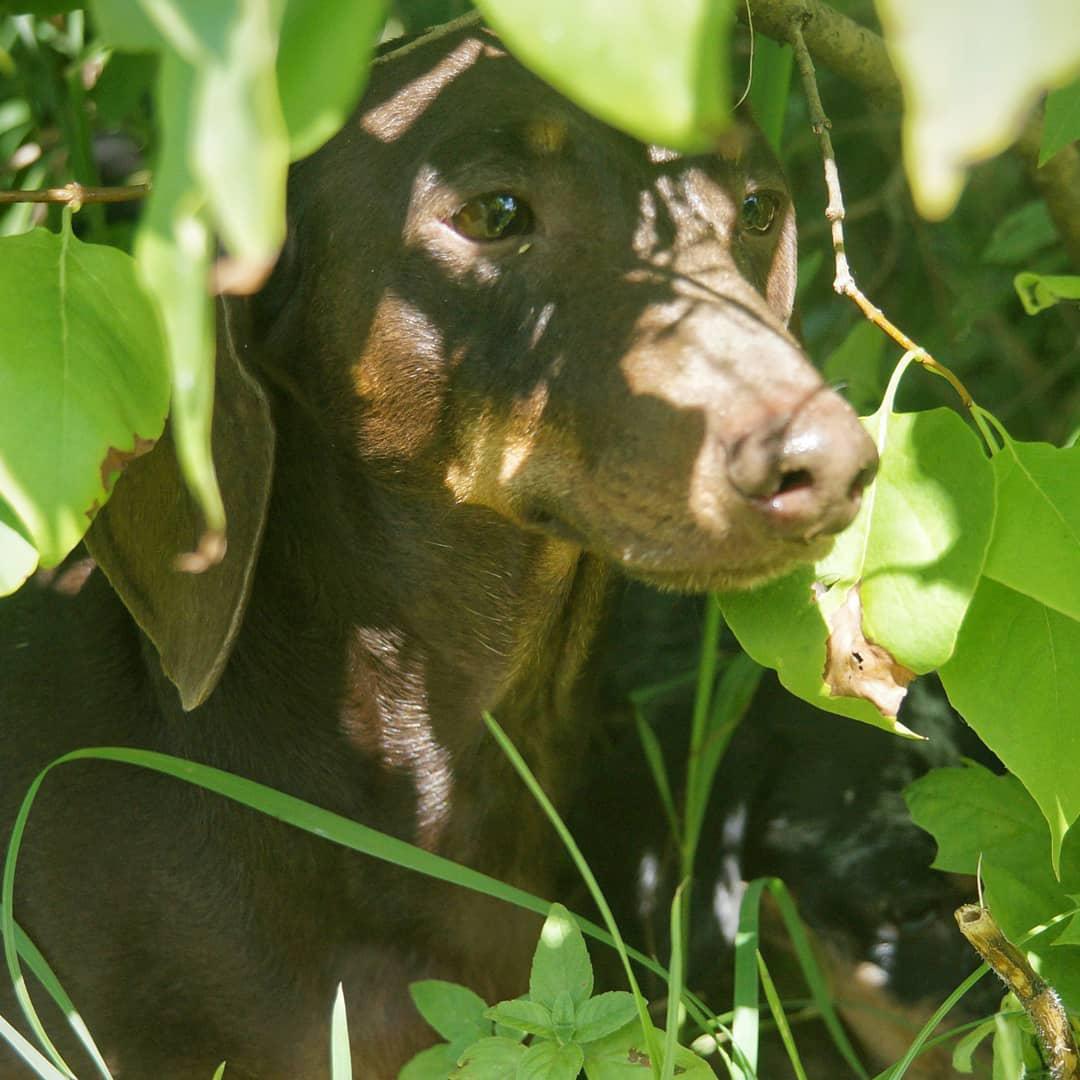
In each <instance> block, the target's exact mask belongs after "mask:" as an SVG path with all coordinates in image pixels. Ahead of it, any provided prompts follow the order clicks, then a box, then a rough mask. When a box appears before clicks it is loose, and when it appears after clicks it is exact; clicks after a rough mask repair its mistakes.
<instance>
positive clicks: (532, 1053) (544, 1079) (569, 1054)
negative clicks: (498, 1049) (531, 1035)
mask: <svg viewBox="0 0 1080 1080" xmlns="http://www.w3.org/2000/svg"><path fill="white" fill-rule="evenodd" d="M584 1061H585V1055H584V1054H583V1053H582V1052H581V1047H580V1046H576V1045H574V1044H571V1045H570V1046H559V1045H558V1044H557V1043H553V1042H540V1043H534V1044H533V1045H532V1046H530V1047H529V1049H528V1050H526V1051H525V1054H524V1056H523V1057H522V1059H521V1061H519V1062H518V1067H517V1073H516V1080H575V1078H576V1077H577V1075H578V1073H580V1072H581V1066H582V1064H583V1063H584Z"/></svg>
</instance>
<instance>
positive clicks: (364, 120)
mask: <svg viewBox="0 0 1080 1080" xmlns="http://www.w3.org/2000/svg"><path fill="white" fill-rule="evenodd" d="M482 49H483V44H482V43H481V42H479V41H477V40H475V39H472V40H468V41H463V42H462V43H461V44H460V45H459V46H458V47H457V48H456V49H454V50H453V51H452V52H450V53H448V54H447V55H446V56H444V57H443V58H442V59H441V60H440V61H439V62H438V63H437V64H436V65H435V66H434V67H433V68H431V69H430V70H429V71H425V72H424V73H423V75H421V76H419V77H418V78H415V79H413V80H412V81H411V82H407V83H405V85H404V86H402V87H401V88H400V89H399V90H398V91H397V93H395V94H394V95H393V97H391V98H389V99H387V100H386V101H384V102H383V103H382V104H381V105H376V106H375V108H373V109H370V110H369V111H368V112H366V113H365V114H364V115H363V117H361V119H360V126H361V127H362V128H363V129H364V131H365V132H367V134H368V135H370V136H372V138H375V139H378V140H379V141H380V142H384V143H390V142H394V140H395V139H399V138H401V136H402V135H404V134H405V132H407V131H408V130H409V128H411V127H412V126H413V124H414V123H416V122H417V121H418V120H420V119H421V117H423V115H424V113H425V112H427V110H428V108H429V106H430V105H431V104H432V102H434V100H435V99H436V98H437V97H438V96H439V94H441V93H442V91H443V90H444V89H445V88H446V87H447V85H449V84H450V83H451V82H453V80H454V79H456V78H457V77H458V76H459V75H460V74H461V73H462V72H463V71H464V70H465V69H466V68H468V67H470V66H471V65H472V64H473V62H474V61H475V60H476V58H477V57H478V56H479V55H480V52H481V50H482Z"/></svg>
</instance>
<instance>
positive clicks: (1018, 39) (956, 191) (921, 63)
mask: <svg viewBox="0 0 1080 1080" xmlns="http://www.w3.org/2000/svg"><path fill="white" fill-rule="evenodd" d="M876 6H877V9H878V14H879V16H880V18H881V24H882V28H883V30H884V33H885V41H886V44H887V46H888V48H889V54H890V56H891V57H892V60H893V64H894V66H895V67H896V73H897V75H898V76H899V77H900V83H901V86H902V87H903V91H904V139H903V141H904V162H905V166H906V169H907V174H908V178H909V180H910V182H911V191H912V195H913V196H914V198H915V204H916V206H917V207H918V208H919V212H920V213H922V214H923V215H924V216H925V217H928V218H935V219H940V218H943V217H945V216H946V215H948V214H949V213H950V212H951V211H952V209H953V207H954V206H955V205H956V201H957V199H958V198H959V197H960V191H961V189H962V187H963V184H964V177H965V173H966V171H967V168H968V167H969V166H970V165H972V164H974V163H975V162H978V161H982V160H984V159H986V158H988V157H991V156H992V155H994V154H997V153H999V152H1000V151H1002V150H1004V149H1005V148H1006V147H1007V146H1008V145H1009V144H1010V143H1011V142H1012V141H1013V139H1014V138H1015V136H1016V134H1017V133H1018V132H1019V130H1020V127H1021V125H1022V124H1023V123H1024V121H1025V120H1026V119H1027V115H1028V113H1029V111H1030V109H1031V106H1032V105H1034V104H1035V101H1036V99H1037V97H1038V95H1039V94H1040V93H1041V92H1042V91H1043V90H1045V89H1047V88H1050V87H1054V86H1059V85H1061V84H1062V83H1063V82H1065V81H1066V80H1067V79H1069V78H1071V77H1072V76H1073V75H1074V74H1075V73H1076V71H1077V69H1078V68H1080V20H1078V19H1077V18H1076V12H1075V10H1074V8H1073V6H1072V5H1071V4H1069V3H1067V2H1062V0H1030V2H1028V3H1025V4H1021V5H1013V6H1009V5H1006V4H985V3H979V2H977V0H955V2H953V3H948V4H943V3H940V2H939V0H877V5H876ZM960 43H963V44H962V47H960V48H958V47H957V46H958V44H960Z"/></svg>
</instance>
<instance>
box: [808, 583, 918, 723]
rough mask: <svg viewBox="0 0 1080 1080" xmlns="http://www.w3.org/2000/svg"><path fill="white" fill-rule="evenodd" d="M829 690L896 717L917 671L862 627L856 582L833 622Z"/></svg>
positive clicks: (828, 652)
mask: <svg viewBox="0 0 1080 1080" xmlns="http://www.w3.org/2000/svg"><path fill="white" fill-rule="evenodd" d="M822 678H823V679H824V680H825V685H826V686H828V688H829V692H830V693H831V694H833V695H834V696H836V697H854V698H865V699H866V700H867V701H869V702H870V704H871V705H873V706H874V708H875V709H877V711H878V712H879V713H881V715H882V716H884V717H886V718H887V719H889V720H895V719H896V714H897V712H898V711H899V709H900V704H901V702H902V701H903V700H904V697H905V695H906V694H907V687H908V684H909V683H910V682H911V680H912V679H914V678H915V672H914V671H912V670H911V669H910V668H906V667H904V665H903V664H901V663H899V661H897V660H895V659H894V658H893V656H892V654H891V653H890V652H889V651H888V650H887V649H883V648H882V647H881V646H880V645H875V644H873V642H870V641H867V639H866V637H865V635H864V634H863V630H862V601H861V599H860V598H859V587H858V586H857V585H856V586H855V587H854V588H853V589H852V590H851V592H849V593H848V598H847V600H845V601H844V603H843V604H842V605H841V606H840V607H839V608H838V609H837V611H836V613H835V614H834V615H833V617H832V619H831V620H830V622H829V639H828V641H827V642H826V653H825V671H824V672H823V673H822Z"/></svg>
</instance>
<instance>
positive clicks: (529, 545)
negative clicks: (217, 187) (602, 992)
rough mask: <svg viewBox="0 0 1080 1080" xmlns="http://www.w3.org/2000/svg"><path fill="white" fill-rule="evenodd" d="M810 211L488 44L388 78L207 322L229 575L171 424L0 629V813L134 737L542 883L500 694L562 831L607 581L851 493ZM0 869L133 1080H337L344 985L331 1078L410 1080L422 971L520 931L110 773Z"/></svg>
mask: <svg viewBox="0 0 1080 1080" xmlns="http://www.w3.org/2000/svg"><path fill="white" fill-rule="evenodd" d="M794 229H795V223H794V218H793V211H792V206H791V201H790V198H789V196H788V193H787V191H786V189H785V186H784V181H783V179H782V177H781V175H780V172H779V170H778V168H777V165H776V163H775V161H774V160H773V158H772V156H771V155H770V154H769V152H768V151H767V149H766V148H765V145H764V143H763V141H762V140H761V138H760V136H759V135H757V134H756V133H755V132H754V131H753V130H752V129H751V128H750V127H749V126H748V125H747V124H746V123H744V122H737V123H736V124H735V125H734V127H733V128H732V130H731V132H730V133H729V134H728V135H726V136H724V137H723V139H722V140H721V141H720V142H719V144H718V148H717V153H716V154H713V155H708V156H699V157H684V156H681V155H679V154H677V153H674V152H672V151H669V150H666V149H663V148H660V147H650V146H645V145H642V144H640V143H638V142H636V141H634V140H633V139H631V138H629V137H627V136H625V135H622V134H620V133H618V132H616V131H614V130H612V129H609V128H607V127H605V126H604V125H603V124H601V123H599V122H598V121H596V120H594V119H592V118H590V117H588V116H586V115H585V114H584V113H582V112H580V111H579V110H577V109H576V108H574V107H573V106H572V105H570V104H569V103H568V102H567V101H565V100H564V99H563V98H561V97H560V96H559V95H558V94H557V93H556V92H554V91H553V90H551V89H549V88H548V87H546V86H545V85H543V84H542V83H540V82H539V81H538V80H537V79H535V78H534V77H533V76H531V75H529V74H528V73H527V72H526V71H525V70H524V69H523V68H522V67H520V66H519V65H518V64H517V63H516V62H515V61H514V60H513V59H512V58H511V57H510V56H509V55H507V53H506V52H505V50H504V49H503V48H502V46H501V45H500V44H499V42H498V40H497V39H496V38H495V37H494V36H493V35H492V34H490V33H489V32H487V31H486V30H484V29H482V28H480V27H479V26H478V25H477V24H476V23H475V22H474V21H471V20H467V21H465V22H464V23H459V24H454V25H452V26H450V27H449V28H443V29H442V30H439V31H435V32H432V33H430V34H428V35H424V36H421V37H420V38H418V39H415V40H412V41H410V42H408V43H405V44H403V45H402V46H401V47H399V48H396V49H393V50H390V51H388V52H386V53H385V54H384V55H382V56H380V57H379V59H378V60H377V61H376V62H375V64H374V68H373V71H372V75H371V80H370V85H369V88H368V90H367V91H366V95H365V97H364V99H363V101H362V103H361V105H360V107H359V110H358V112H357V113H356V115H355V116H354V117H353V119H352V120H351V121H350V122H349V123H348V124H347V125H346V126H345V128H344V129H343V130H342V131H341V132H340V133H339V134H338V135H337V136H336V137H334V138H333V139H332V140H330V142H329V143H327V145H326V146H325V147H323V148H322V149H321V150H319V151H318V152H317V153H316V154H314V155H313V156H312V157H311V158H309V159H308V160H306V161H303V162H301V163H299V164H298V165H297V166H295V167H294V169H293V171H292V173H291V176H290V181H289V229H288V240H287V242H286V244H285V248H284V250H283V253H282V255H281V258H280V260H279V263H278V266H277V267H276V269H275V271H274V274H273V276H272V278H271V280H270V281H269V283H268V284H267V285H266V287H265V288H264V289H263V290H262V292H261V293H260V294H259V295H257V296H256V297H254V298H252V299H251V300H249V301H246V302H240V301H234V302H230V303H229V304H226V305H223V307H222V311H221V317H220V320H219V338H218V376H217V380H218V381H217V400H216V404H215V417H214V454H215V460H216V462H217V466H218V469H219V473H220V476H221V482H222V488H223V492H224V497H225V502H226V507H227V510H228V513H229V532H228V552H227V554H226V555H225V558H224V560H223V561H222V562H221V563H220V565H217V566H215V567H213V568H211V569H209V570H206V571H205V572H204V573H201V574H185V573H179V572H177V571H176V570H175V568H174V564H175V559H176V556H177V554H178V553H182V552H185V551H190V550H192V548H193V547H194V546H195V545H196V543H197V541H198V535H199V525H198V519H197V515H196V514H195V513H194V510H193V508H192V506H191V504H190V500H189V498H188V496H187V495H186V494H185V493H184V490H183V485H182V484H181V483H180V481H179V479H178V476H177V469H176V465H175V461H174V457H173V454H172V451H171V448H170V446H169V443H168V440H167V439H164V440H162V441H161V442H160V443H159V445H158V446H157V448H156V449H155V450H154V451H153V452H151V453H149V454H148V455H145V456H144V457H142V458H139V459H138V460H136V461H135V462H133V463H132V464H131V465H129V467H128V469H127V472H126V474H125V475H124V476H123V477H122V479H121V480H120V481H119V483H118V485H117V490H116V492H115V494H114V496H113V498H112V499H111V501H110V502H109V504H108V505H107V506H106V508H105V509H104V511H103V512H102V513H101V514H100V515H99V516H98V518H97V520H96V521H95V523H94V526H93V528H92V530H91V532H90V534H89V537H88V549H89V552H90V556H92V559H89V560H88V559H85V558H81V559H74V560H72V561H71V562H70V563H69V564H67V565H65V566H64V567H63V568H61V570H60V572H58V573H55V574H51V575H45V576H44V577H39V579H37V580H36V581H35V582H33V583H31V584H29V585H28V586H27V587H25V588H24V589H23V590H22V591H21V592H20V593H19V594H17V595H16V596H15V597H14V598H13V599H12V600H11V601H8V602H5V604H4V605H3V609H2V615H0V622H2V627H0V672H2V678H3V682H2V688H0V746H2V747H3V750H2V755H3V757H2V761H0V769H2V776H3V785H2V789H3V795H2V800H3V803H2V812H3V818H2V820H3V821H4V822H5V823H9V822H10V820H11V818H12V817H13V815H14V809H15V807H16V806H17V804H18V801H19V800H20V799H21V797H22V795H23V793H24V792H25V790H26V787H27V785H28V784H29V783H30V781H31V780H32V778H33V776H34V775H35V774H36V772H37V771H38V770H39V769H40V768H41V767H43V766H44V765H45V764H46V763H48V762H49V761H51V760H52V759H54V758H55V757H56V756H58V755H60V754H62V753H64V752H65V751H68V750H71V749H73V748H76V747H85V746H94V745H103V744H104V745H127V746H134V747H145V748H150V749H154V750H157V751H162V752H165V753H169V754H174V755H178V756H181V757H186V758H190V759H193V760H197V761H201V762H205V763H208V764H210V765H214V766H217V767H219V768H222V769H226V770H229V771H232V772H235V773H238V774H240V775H242V776H246V777H250V778H252V779H254V780H257V781H260V782H262V783H264V784H269V785H271V786H273V787H276V788H279V789H280V790H282V791H285V792H288V793H290V794H292V795H295V796H299V797H301V798H304V799H307V800H309V801H311V802H314V803H317V804H318V805H320V806H323V807H326V808H328V809H330V810H332V811H336V812H338V813H340V814H344V815H346V816H349V817H351V818H354V819H356V820H359V821H361V822H364V823H366V824H368V825H371V826H374V827H375V828H377V829H380V830H382V831H384V832H386V833H389V834H390V835H393V836H396V837H400V838H402V839H405V840H408V841H410V842H412V843H414V844H418V845H420V846H421V847H424V848H427V849H429V850H431V851H434V852H438V853H439V854H441V855H444V856H447V857H449V858H451V859H455V860H457V861H459V862H462V863H465V864H467V865H469V866H472V867H475V868H477V869H479V870H482V871H485V872H487V873H489V874H492V875H495V876H497V877H499V878H501V879H503V880H505V881H507V882H510V883H512V884H514V885H517V886H519V887H521V888H524V889H527V890H529V891H531V892H533V893H536V894H538V895H550V892H551V890H552V885H553V882H554V880H555V879H556V877H557V875H558V872H559V866H560V860H561V855H560V852H559V845H558V843H557V841H555V840H554V838H553V837H552V835H551V834H550V832H549V830H548V826H547V824H546V822H545V821H544V819H543V818H542V815H541V813H540V811H539V810H538V809H537V808H536V806H535V805H534V804H533V802H532V799H531V797H530V796H529V795H528V794H527V793H526V791H525V790H524V789H523V787H522V785H521V784H520V783H519V781H518V779H517V778H516V776H515V775H514V773H513V772H512V769H511V767H510V766H509V765H508V763H507V762H506V760H504V757H503V755H502V753H501V751H499V750H498V749H497V748H496V747H495V746H494V745H493V743H492V741H491V740H490V739H489V738H488V737H487V736H486V733H485V728H484V725H483V722H482V719H481V717H482V714H483V712H484V711H485V710H490V711H491V712H492V713H493V714H494V715H495V716H496V717H497V718H498V719H499V721H500V722H501V723H502V725H503V727H504V728H505V729H506V730H507V731H508V733H509V734H510V736H511V737H512V738H513V740H514V741H515V742H516V744H517V746H518V747H519V749H520V750H521V751H522V752H523V753H524V755H525V756H526V758H527V759H528V760H529V762H530V763H531V765H532V767H533V769H534V770H535V772H536V774H537V776H538V778H539V780H540V782H541V783H542V784H543V786H544V787H545V789H546V790H547V791H548V792H549V794H550V795H551V796H552V798H553V799H554V800H555V801H556V804H557V805H560V806H565V805H566V804H567V801H568V800H569V799H570V798H571V796H572V794H573V792H574V790H575V788H576V787H577V785H578V784H579V782H580V765H581V758H582V756H583V747H584V746H585V745H586V742H587V737H588V735H587V733H588V725H589V723H590V708H589V701H590V692H591V687H592V685H593V680H592V679H591V678H590V675H589V663H588V658H589V652H590V641H591V639H592V637H593V635H594V632H595V628H596V626H597V624H598V622H599V620H600V618H601V616H602V612H603V610H604V605H605V597H606V595H607V592H608V583H609V581H610V580H611V578H612V575H613V574H614V573H615V572H617V571H623V572H625V573H629V574H631V575H633V576H635V577H637V578H640V579H643V580H646V581H650V582H653V583H655V584H659V585H661V586H664V587H668V588H676V589H688V590H704V589H713V588H732V587H739V586H747V585H750V584H752V583H754V582H757V581H761V580H764V579H766V578H768V577H770V576H773V575H775V574H778V573H780V572H782V571H784V570H785V569H787V568H788V567H790V566H792V565H793V564H795V563H797V562H799V561H802V560H809V559H813V558H816V557H819V556H820V555H821V554H822V553H823V552H824V551H825V550H827V547H828V545H829V543H830V536H831V534H833V533H835V532H837V531H838V530H840V529H841V528H843V527H844V526H845V525H846V524H847V523H848V522H849V521H850V520H851V519H852V517H853V515H854V514H855V512H856V509H857V507H858V503H859V497H860V493H861V491H862V489H863V487H864V486H865V485H866V484H867V483H868V482H869V481H870V480H871V479H872V477H873V474H874V469H875V464H876V455H875V450H874V447H873V444H872V443H871V441H870V440H869V439H868V437H867V436H866V434H865V433H864V431H863V429H862V428H861V426H860V425H859V423H858V420H857V419H856V417H855V415H854V413H853V412H852V410H851V409H850V408H849V407H848V405H847V404H846V403H845V402H844V401H843V400H842V399H841V398H840V397H839V396H838V395H837V394H836V393H834V392H833V390H831V389H830V388H828V387H826V386H825V385H824V384H823V382H822V380H821V377H820V376H819V375H818V374H817V372H816V371H815V370H814V368H813V367H812V366H811V364H810V362H809V360H808V359H807V357H806V356H805V354H804V353H803V351H802V350H801V348H800V347H799V345H798V344H797V342H796V341H795V340H794V338H793V337H792V336H791V335H790V334H789V332H788V331H787V329H786V324H787V321H788V319H789V317H790V315H791V310H792V304H793V297H794V290H795V231H794ZM7 828H9V825H8V824H5V825H4V829H5V830H6V829H7ZM16 883H17V884H16V898H15V917H16V918H17V919H18V920H19V921H20V923H21V924H22V925H23V926H24V928H25V929H26V931H27V932H28V933H29V935H30V936H31V938H32V939H33V940H34V941H35V942H36V943H37V945H38V946H39V947H40V949H41V950H42V952H43V954H44V955H45V956H46V958H47V959H48V961H49V962H50V964H51V965H52V966H53V968H54V969H55V971H56V972H57V973H58V975H59V977H60V979H61V982H62V983H63V984H64V986H65V987H66V989H67V990H68V992H69V994H70V995H71V997H72V998H73V1000H74V1001H75V1003H76V1005H77V1006H78V1007H79V1008H80V1010H81V1012H82V1015H83V1016H84V1018H85V1019H86V1021H87V1023H88V1025H89V1027H90V1029H91V1031H92V1032H94V1034H95V1037H96V1039H97V1041H98V1044H99V1046H101V1048H102V1050H103V1053H104V1054H105V1057H106V1059H107V1061H108V1062H109V1064H110V1067H111V1068H112V1070H113V1074H114V1076H116V1077H117V1078H118V1080H127V1078H138V1080H144V1078H146V1077H151V1076H152V1077H160V1078H166V1080H173V1078H175V1080H187V1078H189V1077H190V1078H195V1077H199V1078H200V1080H205V1077H207V1076H209V1075H211V1074H212V1072H213V1070H214V1068H215V1067H216V1066H217V1065H218V1063H219V1062H221V1061H223V1060H224V1061H227V1062H228V1073H227V1075H229V1076H233V1077H258V1078H260V1080H267V1078H279V1077H280V1078H283V1080H284V1078H289V1080H297V1078H301V1080H304V1078H317V1077H325V1076H326V1075H328V1056H329V1054H328V1049H327V1045H328V1044H327V1039H328V1030H329V1018H330V1010H331V1005H332V1002H333V999H334V994H335V990H336V987H337V985H338V984H339V983H341V984H342V985H343V987H344V994H345V1000H346V1002H347V1006H348V1023H349V1031H350V1036H351V1045H352V1056H353V1068H354V1073H355V1075H356V1076H358V1077H364V1078H365V1080H367V1078H382V1077H393V1076H395V1075H396V1073H397V1071H398V1069H399V1068H400V1067H401V1065H402V1063H403V1062H405V1061H406V1060H408V1058H409V1057H411V1056H412V1055H413V1054H414V1053H415V1052H416V1051H418V1050H419V1049H421V1048H422V1047H423V1046H425V1045H427V1044H429V1043H431V1042H433V1041H435V1035H434V1033H433V1032H432V1031H431V1030H430V1029H429V1028H428V1027H427V1026H426V1024H424V1022H423V1021H422V1020H421V1018H420V1017H419V1016H418V1015H417V1013H416V1012H415V1010H414V1009H413V1007H412V1004H411V1002H410V999H409V995H408V991H407V987H408V985H409V983H411V982H412V981H414V980H416V979H421V978H430V977H439V978H447V979H452V980H455V981H459V982H463V983H465V984H467V985H469V986H471V987H473V988H474V989H475V990H476V991H477V992H479V993H480V994H481V995H483V996H485V997H486V998H487V999H488V1000H496V999H498V998H502V997H508V996H514V995H516V994H518V993H520V992H522V991H523V989H524V987H525V982H526V979H527V972H528V962H529V957H530V955H531V953H532V950H533V948H534V946H535V942H536V935H537V932H538V929H539V922H538V920H537V919H536V918H535V917H534V916H532V915H528V914H526V913H523V912H519V911H516V910H511V909H508V908H507V907H505V906H503V905H501V904H498V903H496V902H495V901H493V900H490V899H486V898H480V897H478V896H476V895H473V894H471V893H469V892H467V891H464V890H461V889H458V888H455V887H452V886H449V885H444V884H439V883H434V882H432V881H430V880H427V879H424V878H420V877H417V876H416V875H413V874H410V873H409V872H406V871H404V870H401V869H399V868H396V867H393V866H390V865H387V864H384V863H381V862H379V861H378V860H375V859H372V858H367V857H361V856H357V855H354V854H351V853H347V852H345V851H343V850H341V849H339V848H336V847H334V846H332V845H330V844H328V843H326V842H324V841H321V840H319V839H317V838H314V837H312V836H309V835H307V834H303V833H301V832H298V831H295V830H292V829H290V828H288V827H287V826H285V825H283V824H281V823H279V822H277V821H274V820H271V819H268V818H265V817H262V816H260V815H258V814H256V813H254V812H251V811H248V810H246V809H243V808H240V807H237V806H236V805H234V804H232V803H230V802H228V801H226V800H222V799H220V798H218V797H216V796H213V795H210V794H207V793H206V792H204V791H201V790H200V789H198V788H195V787H191V786H188V785H185V784H182V783H179V782H176V781H174V780H169V779H166V778H163V777H160V776H158V775H154V774H151V773H149V772H144V771H141V770H138V769H135V768H131V767H128V766H125V765H121V764H115V763H108V764H105V763H93V762H82V763H79V764H75V765H69V766H66V767H65V768H64V769H63V770H60V771H59V772H58V773H57V774H55V775H54V776H53V777H52V778H50V780H49V781H48V783H47V784H46V785H45V786H44V788H43V789H42V792H41V795H40V797H39V799H38V802H37V803H36V804H35V808H34V812H33V814H32V816H31V818H30V822H29V826H28V830H27V833H26V838H25V842H24V846H23V852H22V855H21V858H20V862H19V869H18V875H17V878H16ZM37 997H38V998H41V997H43V995H41V994H40V993H39V994H38V995H37ZM0 1012H2V1013H3V1015H5V1016H7V1017H9V1018H13V1019H14V1018H15V1017H17V1015H18V1010H17V1006H16V1005H15V1004H14V1001H13V998H12V996H11V994H10V993H9V992H6V993H5V994H4V995H3V996H2V997H0ZM49 1015H50V1014H47V1016H49ZM51 1021H55V1022H52V1023H51V1027H50V1030H51V1031H52V1032H53V1033H54V1037H55V1038H56V1040H57V1043H58V1045H59V1046H60V1048H61V1049H62V1051H63V1052H64V1054H65V1055H66V1056H67V1059H68V1061H69V1062H71V1063H72V1064H73V1066H74V1067H75V1069H76V1071H77V1072H78V1073H79V1075H90V1071H91V1067H90V1066H89V1065H88V1064H87V1063H86V1062H85V1060H84V1058H83V1057H82V1056H81V1052H80V1050H79V1048H78V1046H77V1045H76V1044H75V1042H74V1040H73V1039H71V1038H70V1037H68V1036H67V1035H66V1034H65V1027H64V1025H63V1023H62V1022H61V1021H60V1020H58V1018H57V1017H55V1016H51ZM17 1075H21V1072H20V1066H18V1065H16V1064H14V1063H13V1059H12V1058H4V1059H3V1064H0V1076H2V1077H9V1076H17Z"/></svg>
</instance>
